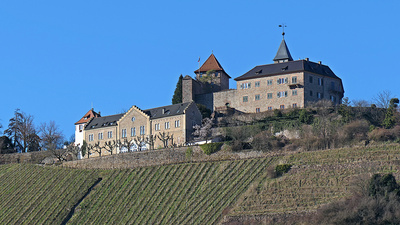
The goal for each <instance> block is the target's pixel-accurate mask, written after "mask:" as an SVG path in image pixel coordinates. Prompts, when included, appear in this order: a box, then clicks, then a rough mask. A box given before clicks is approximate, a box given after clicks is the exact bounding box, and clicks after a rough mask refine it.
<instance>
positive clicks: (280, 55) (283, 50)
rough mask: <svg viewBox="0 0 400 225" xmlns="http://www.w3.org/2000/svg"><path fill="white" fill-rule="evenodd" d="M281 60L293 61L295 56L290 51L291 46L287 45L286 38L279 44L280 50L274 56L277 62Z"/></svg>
mask: <svg viewBox="0 0 400 225" xmlns="http://www.w3.org/2000/svg"><path fill="white" fill-rule="evenodd" d="M279 60H287V61H293V58H292V56H291V55H290V52H289V48H288V47H287V45H286V42H285V39H282V42H281V45H279V49H278V52H277V53H276V56H275V58H274V61H275V62H278V61H279Z"/></svg>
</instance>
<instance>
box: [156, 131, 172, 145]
mask: <svg viewBox="0 0 400 225" xmlns="http://www.w3.org/2000/svg"><path fill="white" fill-rule="evenodd" d="M157 137H158V139H159V140H160V141H161V142H162V143H163V145H164V148H166V147H168V140H169V139H170V138H171V137H170V136H169V133H165V132H162V133H161V132H160V133H159V134H158V135H157Z"/></svg>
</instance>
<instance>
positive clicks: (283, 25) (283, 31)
mask: <svg viewBox="0 0 400 225" xmlns="http://www.w3.org/2000/svg"><path fill="white" fill-rule="evenodd" d="M279 27H282V38H283V39H284V38H285V27H287V26H286V24H284V23H282V24H280V25H279Z"/></svg>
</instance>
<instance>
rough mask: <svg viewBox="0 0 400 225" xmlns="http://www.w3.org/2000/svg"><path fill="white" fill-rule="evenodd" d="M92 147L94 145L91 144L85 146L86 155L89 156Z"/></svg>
mask: <svg viewBox="0 0 400 225" xmlns="http://www.w3.org/2000/svg"><path fill="white" fill-rule="evenodd" d="M93 149H94V146H93V145H90V144H89V145H87V147H86V151H87V157H88V158H89V157H90V155H91V154H92V153H93Z"/></svg>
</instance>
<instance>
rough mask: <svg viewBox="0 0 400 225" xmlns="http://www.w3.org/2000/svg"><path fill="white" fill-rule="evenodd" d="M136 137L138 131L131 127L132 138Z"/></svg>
mask: <svg viewBox="0 0 400 225" xmlns="http://www.w3.org/2000/svg"><path fill="white" fill-rule="evenodd" d="M134 136H136V130H135V128H134V127H131V137H134Z"/></svg>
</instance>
